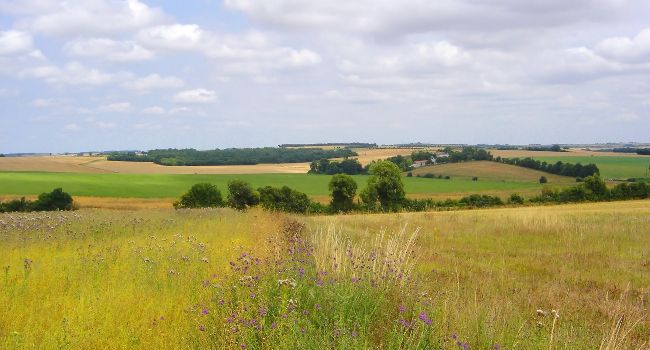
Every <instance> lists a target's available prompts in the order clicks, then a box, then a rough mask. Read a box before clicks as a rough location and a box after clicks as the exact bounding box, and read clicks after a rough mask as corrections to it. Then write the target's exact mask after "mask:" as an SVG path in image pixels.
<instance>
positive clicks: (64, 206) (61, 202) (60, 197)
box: [34, 188, 72, 211]
mask: <svg viewBox="0 0 650 350" xmlns="http://www.w3.org/2000/svg"><path fill="white" fill-rule="evenodd" d="M34 210H35V211H53V210H72V196H71V195H69V194H68V193H66V192H63V189H61V188H56V189H54V190H53V191H52V192H50V193H41V194H40V195H39V196H38V200H37V201H36V202H34Z"/></svg>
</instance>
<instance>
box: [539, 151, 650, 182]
mask: <svg viewBox="0 0 650 350" xmlns="http://www.w3.org/2000/svg"><path fill="white" fill-rule="evenodd" d="M533 158H534V159H536V160H540V161H545V162H547V163H551V162H553V163H555V162H557V161H562V162H564V163H574V164H575V163H582V164H589V163H594V164H596V166H598V169H600V175H601V176H603V177H606V178H612V179H627V178H630V177H641V178H646V177H648V174H649V173H648V167H649V166H650V157H648V156H620V157H614V156H568V157H565V156H551V157H547V156H544V157H536V156H533Z"/></svg>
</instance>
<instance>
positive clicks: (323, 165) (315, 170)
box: [308, 159, 368, 175]
mask: <svg viewBox="0 0 650 350" xmlns="http://www.w3.org/2000/svg"><path fill="white" fill-rule="evenodd" d="M367 171H368V169H366V168H364V167H363V166H362V165H361V163H359V161H358V160H356V159H344V160H342V161H336V160H329V159H320V160H318V161H313V162H311V164H309V171H308V174H327V175H334V174H348V175H358V174H366V173H367Z"/></svg>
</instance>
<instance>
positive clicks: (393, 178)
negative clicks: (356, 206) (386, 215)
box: [361, 161, 406, 211]
mask: <svg viewBox="0 0 650 350" xmlns="http://www.w3.org/2000/svg"><path fill="white" fill-rule="evenodd" d="M369 172H370V174H371V175H372V177H371V178H370V179H369V180H368V185H367V186H366V188H365V189H364V191H363V192H362V193H361V199H362V200H363V201H364V203H365V204H366V205H367V206H369V207H370V206H374V205H376V202H377V201H378V202H379V204H380V205H381V209H382V210H384V211H397V210H399V209H400V208H401V206H402V203H403V202H404V199H405V198H406V193H405V192H404V182H403V181H402V176H401V170H400V168H399V167H398V166H397V165H395V164H394V163H393V162H390V161H379V162H376V163H374V164H373V165H372V166H371V167H370V170H369Z"/></svg>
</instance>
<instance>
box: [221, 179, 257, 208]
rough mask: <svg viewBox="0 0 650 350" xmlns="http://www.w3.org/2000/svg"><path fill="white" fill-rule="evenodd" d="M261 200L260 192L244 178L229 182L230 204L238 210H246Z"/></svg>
mask: <svg viewBox="0 0 650 350" xmlns="http://www.w3.org/2000/svg"><path fill="white" fill-rule="evenodd" d="M259 202H260V194H259V193H258V192H257V191H255V190H254V189H253V187H251V185H250V184H249V183H248V182H246V181H243V180H232V181H230V182H228V206H230V207H232V208H235V209H237V210H246V209H247V208H250V207H254V206H256V205H257V204H259Z"/></svg>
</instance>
